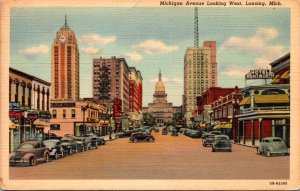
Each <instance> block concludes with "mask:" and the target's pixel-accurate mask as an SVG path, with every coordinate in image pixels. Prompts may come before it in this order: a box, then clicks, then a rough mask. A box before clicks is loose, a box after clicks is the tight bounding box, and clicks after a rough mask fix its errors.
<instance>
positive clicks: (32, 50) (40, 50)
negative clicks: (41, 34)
mask: <svg viewBox="0 0 300 191" xmlns="http://www.w3.org/2000/svg"><path fill="white" fill-rule="evenodd" d="M48 52H49V47H48V46H47V45H46V44H40V45H37V46H34V47H29V48H25V49H23V50H19V53H21V54H24V55H26V56H37V55H40V54H47V53H48Z"/></svg>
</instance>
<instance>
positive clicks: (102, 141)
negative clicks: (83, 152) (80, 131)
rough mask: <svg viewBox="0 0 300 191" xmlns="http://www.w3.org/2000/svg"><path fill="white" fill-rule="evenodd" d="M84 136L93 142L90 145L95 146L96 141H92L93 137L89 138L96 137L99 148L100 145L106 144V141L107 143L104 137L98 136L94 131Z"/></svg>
mask: <svg viewBox="0 0 300 191" xmlns="http://www.w3.org/2000/svg"><path fill="white" fill-rule="evenodd" d="M84 137H86V141H87V142H90V143H91V144H90V145H89V147H95V145H94V142H91V139H89V138H95V139H96V144H97V148H98V145H105V143H106V141H105V140H104V138H102V137H98V136H97V135H96V134H93V133H89V134H85V135H84ZM92 140H94V139H92Z"/></svg>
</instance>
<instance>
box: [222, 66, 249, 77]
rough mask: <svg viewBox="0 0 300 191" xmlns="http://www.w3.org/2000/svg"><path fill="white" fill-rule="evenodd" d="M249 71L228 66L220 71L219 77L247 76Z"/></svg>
mask: <svg viewBox="0 0 300 191" xmlns="http://www.w3.org/2000/svg"><path fill="white" fill-rule="evenodd" d="M252 69H253V68H252ZM250 70H251V68H250V67H242V66H230V67H227V68H225V69H224V70H222V72H221V75H224V76H230V77H241V76H245V74H247V73H248V72H249V71H250Z"/></svg>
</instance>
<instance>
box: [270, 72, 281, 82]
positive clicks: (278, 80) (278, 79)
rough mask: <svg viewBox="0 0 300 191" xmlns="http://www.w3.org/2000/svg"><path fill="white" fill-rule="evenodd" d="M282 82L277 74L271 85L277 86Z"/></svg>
mask: <svg viewBox="0 0 300 191" xmlns="http://www.w3.org/2000/svg"><path fill="white" fill-rule="evenodd" d="M279 82H280V75H279V74H277V75H276V76H275V78H273V79H272V81H271V84H277V83H279Z"/></svg>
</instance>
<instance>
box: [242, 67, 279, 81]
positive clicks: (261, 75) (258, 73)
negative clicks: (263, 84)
mask: <svg viewBox="0 0 300 191" xmlns="http://www.w3.org/2000/svg"><path fill="white" fill-rule="evenodd" d="M273 77H274V73H273V72H271V71H270V70H265V69H258V70H250V72H249V73H248V74H246V75H245V79H246V80H252V79H272V78H273Z"/></svg>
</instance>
